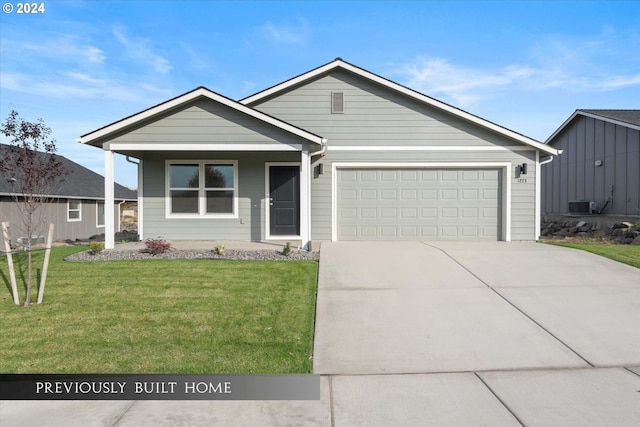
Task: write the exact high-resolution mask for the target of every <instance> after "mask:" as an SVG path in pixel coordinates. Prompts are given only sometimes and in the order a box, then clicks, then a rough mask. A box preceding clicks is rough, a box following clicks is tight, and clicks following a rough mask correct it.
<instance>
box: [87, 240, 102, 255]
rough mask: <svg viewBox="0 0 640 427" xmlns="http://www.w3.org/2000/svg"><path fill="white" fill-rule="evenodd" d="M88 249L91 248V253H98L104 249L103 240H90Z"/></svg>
mask: <svg viewBox="0 0 640 427" xmlns="http://www.w3.org/2000/svg"><path fill="white" fill-rule="evenodd" d="M89 249H91V253H92V254H94V255H98V254H99V253H100V252H102V250H103V249H104V243H103V242H91V243H89Z"/></svg>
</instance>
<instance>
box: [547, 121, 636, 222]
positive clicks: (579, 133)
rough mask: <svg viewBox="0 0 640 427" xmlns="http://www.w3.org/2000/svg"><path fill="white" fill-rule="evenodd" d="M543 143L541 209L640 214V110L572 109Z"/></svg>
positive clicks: (558, 211) (553, 212) (567, 211)
mask: <svg viewBox="0 0 640 427" xmlns="http://www.w3.org/2000/svg"><path fill="white" fill-rule="evenodd" d="M547 144H548V145H549V146H550V147H553V148H556V149H558V150H562V151H563V154H562V155H561V156H559V157H558V158H557V159H556V160H555V161H554V162H553V163H551V164H549V165H545V166H543V168H542V172H543V174H542V185H543V187H542V188H543V191H542V194H543V198H542V212H543V213H547V214H568V213H571V214H589V213H602V214H607V215H626V216H629V215H631V216H637V215H640V110H576V112H575V113H573V115H571V117H569V119H567V120H566V121H565V122H564V123H563V124H562V126H560V127H559V128H558V130H556V131H555V132H554V133H553V134H552V135H551V136H550V137H549V139H548V140H547Z"/></svg>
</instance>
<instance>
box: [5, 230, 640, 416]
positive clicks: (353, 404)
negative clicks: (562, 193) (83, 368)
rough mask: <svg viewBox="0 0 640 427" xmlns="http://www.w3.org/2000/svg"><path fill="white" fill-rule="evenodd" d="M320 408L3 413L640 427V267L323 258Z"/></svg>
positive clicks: (396, 245)
mask: <svg viewBox="0 0 640 427" xmlns="http://www.w3.org/2000/svg"><path fill="white" fill-rule="evenodd" d="M314 370H315V372H316V373H320V374H322V375H323V376H322V379H321V399H320V400H319V401H310V402H305V401H285V402H279V401H266V402H263V401H259V402H242V401H236V402H221V401H138V402H128V401H124V402H118V401H111V402H109V401H104V402H82V403H77V402H59V401H58V402H47V401H44V402H42V401H40V402H12V401H3V402H0V424H1V425H2V426H3V427H4V426H30V425H33V426H92V425H96V426H98V425H100V426H103V425H106V426H176V425H184V426H212V425H216V426H217V425H224V426H247V425H251V426H286V425H291V426H348V427H351V426H417V425H419V426H467V425H487V426H511V425H514V426H518V425H527V426H559V425H562V426H614V425H615V426H635V427H637V426H638V425H640V270H638V269H635V268H632V267H629V266H625V265H623V264H619V263H616V262H613V261H609V260H607V259H604V258H601V257H598V256H595V255H592V254H588V253H586V252H581V251H576V250H570V249H565V248H559V247H553V246H548V245H542V244H536V243H516V242H513V243H502V242H490V243H458V242H451V243H444V242H428V243H422V242H376V243H371V242H367V243H364V242H362V243H361V242H340V243H323V246H322V248H321V262H320V276H319V290H318V306H317V318H316V337H315V349H314Z"/></svg>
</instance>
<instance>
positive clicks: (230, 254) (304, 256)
mask: <svg viewBox="0 0 640 427" xmlns="http://www.w3.org/2000/svg"><path fill="white" fill-rule="evenodd" d="M136 259H225V260H259V261H317V260H319V259H320V252H317V251H312V252H308V251H304V250H296V249H292V250H291V253H289V255H288V256H284V255H282V253H281V252H280V251H277V250H270V249H262V250H251V251H249V250H246V251H245V250H236V249H227V252H226V254H225V255H224V256H222V255H216V254H215V253H214V252H213V251H212V250H182V249H171V250H170V251H168V252H165V253H164V254H160V255H151V254H149V253H145V252H141V251H139V250H131V251H110V250H104V251H102V252H100V253H99V254H97V255H94V254H93V252H91V251H90V250H88V251H84V252H78V253H75V254H72V255H69V256H68V257H66V258H65V261H74V262H84V261H126V260H136Z"/></svg>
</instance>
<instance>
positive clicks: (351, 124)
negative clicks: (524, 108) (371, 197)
mask: <svg viewBox="0 0 640 427" xmlns="http://www.w3.org/2000/svg"><path fill="white" fill-rule="evenodd" d="M332 92H343V93H344V114H332V113H331V93H332ZM253 107H254V108H257V109H258V110H261V111H264V112H266V113H268V114H270V115H273V116H275V117H277V118H279V119H281V120H284V121H286V122H289V123H292V124H294V125H296V126H300V127H302V128H304V129H306V130H308V131H311V132H314V133H316V134H318V135H322V136H323V137H325V138H327V139H328V140H329V144H330V145H332V146H340V145H382V146H384V145H427V146H428V145H436V146H437V145H485V146H490V145H518V143H513V142H511V143H510V142H509V141H507V140H506V139H505V138H504V137H503V138H498V137H496V135H495V134H493V133H491V132H489V131H487V130H486V129H483V128H481V127H479V126H477V125H473V124H471V123H468V122H465V121H464V120H461V119H458V118H456V117H454V116H452V115H451V114H449V113H445V112H442V111H439V110H437V109H435V108H432V107H429V106H426V105H424V104H422V103H420V102H418V101H415V100H412V99H410V98H408V97H407V96H405V95H401V94H398V93H396V92H393V91H391V90H389V89H386V88H383V87H381V86H379V85H377V84H375V83H373V82H369V81H366V80H364V79H362V78H360V77H357V76H355V75H352V74H350V73H347V72H343V71H335V72H333V73H331V74H329V75H326V76H324V77H321V78H319V79H317V80H315V81H312V82H309V83H307V84H306V85H304V86H302V87H299V88H296V89H293V90H291V91H289V92H287V93H284V94H281V95H279V96H278V97H276V98H273V99H269V100H266V101H263V102H261V103H260V104H257V105H253Z"/></svg>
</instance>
